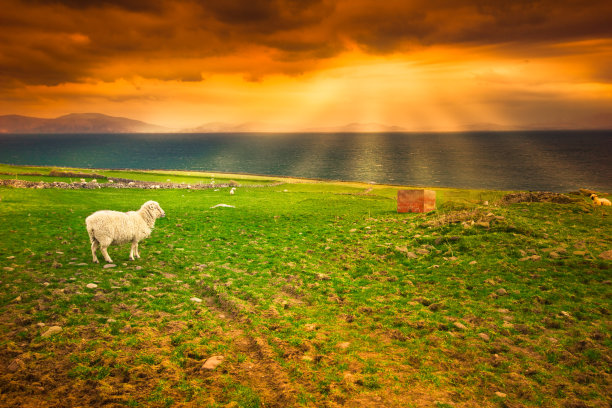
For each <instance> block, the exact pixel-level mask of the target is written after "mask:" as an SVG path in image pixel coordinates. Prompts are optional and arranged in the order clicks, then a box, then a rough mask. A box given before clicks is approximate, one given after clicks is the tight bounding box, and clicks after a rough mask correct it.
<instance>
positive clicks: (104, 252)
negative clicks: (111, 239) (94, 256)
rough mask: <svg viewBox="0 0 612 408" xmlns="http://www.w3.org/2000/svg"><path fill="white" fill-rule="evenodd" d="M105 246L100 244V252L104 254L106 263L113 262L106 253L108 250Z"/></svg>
mask: <svg viewBox="0 0 612 408" xmlns="http://www.w3.org/2000/svg"><path fill="white" fill-rule="evenodd" d="M106 248H108V247H105V246H102V245H100V252H102V256H104V260H105V261H106V262H107V263H113V260H112V259H111V257H110V256H109V255H108V251H107V250H106Z"/></svg>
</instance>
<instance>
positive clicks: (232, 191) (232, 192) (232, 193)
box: [230, 187, 236, 195]
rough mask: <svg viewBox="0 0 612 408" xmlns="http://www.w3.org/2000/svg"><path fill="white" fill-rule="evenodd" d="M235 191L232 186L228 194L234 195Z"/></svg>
mask: <svg viewBox="0 0 612 408" xmlns="http://www.w3.org/2000/svg"><path fill="white" fill-rule="evenodd" d="M235 192H236V187H232V189H231V190H230V195H234V193H235Z"/></svg>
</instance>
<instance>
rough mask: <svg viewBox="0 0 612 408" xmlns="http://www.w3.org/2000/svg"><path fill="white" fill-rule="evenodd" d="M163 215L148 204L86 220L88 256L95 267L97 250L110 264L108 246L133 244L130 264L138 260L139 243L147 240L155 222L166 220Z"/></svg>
mask: <svg viewBox="0 0 612 408" xmlns="http://www.w3.org/2000/svg"><path fill="white" fill-rule="evenodd" d="M165 216H166V213H165V212H164V210H162V208H161V207H160V206H159V204H158V203H157V202H155V201H147V202H146V203H144V204H143V205H142V207H140V210H138V211H128V212H119V211H109V210H102V211H96V212H95V213H93V214H91V215H90V216H89V217H87V218H86V219H85V224H86V225H87V233H88V234H89V240H90V241H91V254H92V256H93V261H94V263H98V257H97V256H96V250H97V249H98V248H100V252H102V256H104V260H105V261H106V262H108V263H112V262H113V260H112V259H111V257H110V256H109V255H108V251H107V248H108V247H109V245H121V244H127V243H128V242H131V243H132V247H131V249H130V261H133V260H134V256H136V258H140V253H139V252H138V242H139V241H141V240H143V239H145V238H148V237H149V235H151V230H152V229H153V226H154V225H155V220H157V219H158V218H161V217H165Z"/></svg>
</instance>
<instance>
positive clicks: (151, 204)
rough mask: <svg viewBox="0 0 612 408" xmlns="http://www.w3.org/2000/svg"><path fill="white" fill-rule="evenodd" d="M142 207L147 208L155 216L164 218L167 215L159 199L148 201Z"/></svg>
mask: <svg viewBox="0 0 612 408" xmlns="http://www.w3.org/2000/svg"><path fill="white" fill-rule="evenodd" d="M141 208H142V209H145V210H146V211H147V212H148V213H149V214H151V215H152V216H153V217H155V218H163V217H165V216H166V213H165V212H164V210H162V208H161V207H160V206H159V203H158V202H157V201H147V202H146V203H144V204H143V205H142V207H141Z"/></svg>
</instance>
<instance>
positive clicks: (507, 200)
mask: <svg viewBox="0 0 612 408" xmlns="http://www.w3.org/2000/svg"><path fill="white" fill-rule="evenodd" d="M580 201H582V200H581V199H579V198H572V197H570V196H568V195H566V194H560V193H550V192H545V191H529V192H521V193H512V194H507V195H505V196H504V197H502V199H501V203H502V204H516V203H556V204H572V203H576V202H580Z"/></svg>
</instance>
